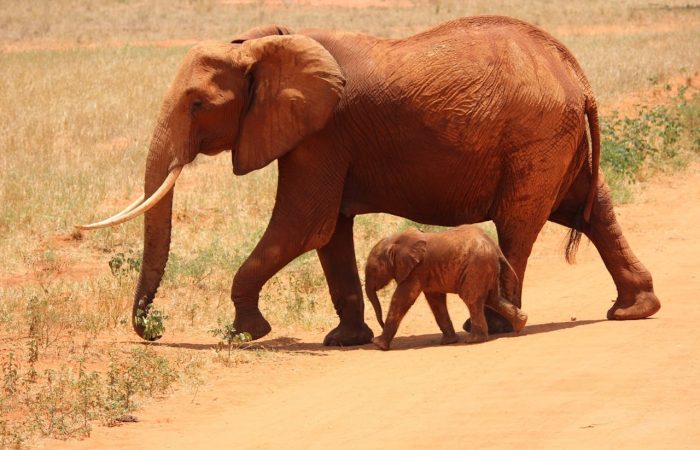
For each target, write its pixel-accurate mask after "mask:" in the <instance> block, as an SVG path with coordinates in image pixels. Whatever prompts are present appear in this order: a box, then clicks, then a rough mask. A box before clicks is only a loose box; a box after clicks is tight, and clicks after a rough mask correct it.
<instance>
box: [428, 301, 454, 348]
mask: <svg viewBox="0 0 700 450" xmlns="http://www.w3.org/2000/svg"><path fill="white" fill-rule="evenodd" d="M425 298H426V300H428V305H430V310H431V311H432V312H433V316H435V321H436V322H437V324H438V326H439V327H440V331H442V340H441V341H440V344H441V345H446V344H453V343H455V342H459V339H458V338H457V333H455V328H454V326H453V325H452V320H450V314H449V313H448V312H447V295H445V294H444V293H439V292H425Z"/></svg>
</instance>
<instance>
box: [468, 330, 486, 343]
mask: <svg viewBox="0 0 700 450" xmlns="http://www.w3.org/2000/svg"><path fill="white" fill-rule="evenodd" d="M488 340H489V337H488V335H486V334H474V333H469V334H468V335H467V338H466V339H465V340H464V342H466V343H467V344H478V343H479V342H486V341H488Z"/></svg>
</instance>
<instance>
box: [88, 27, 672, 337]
mask: <svg viewBox="0 0 700 450" xmlns="http://www.w3.org/2000/svg"><path fill="white" fill-rule="evenodd" d="M586 118H587V119H588V123H589V126H590V134H591V141H592V142H591V143H592V151H591V152H590V155H589V143H588V138H587V127H586ZM599 134H600V133H599V129H598V116H597V110H596V103H595V99H594V97H593V94H592V93H591V89H590V86H589V83H588V81H587V80H586V77H585V75H584V74H583V71H582V70H581V68H580V66H579V65H578V63H577V62H576V59H575V58H574V57H573V56H572V54H571V53H570V52H569V51H568V50H567V49H566V48H565V47H564V45H562V44H561V43H560V42H559V41H557V40H556V39H555V38H553V37H552V36H550V35H549V34H547V33H546V32H544V31H542V30H540V29H538V28H536V27H534V26H532V25H529V24H527V23H524V22H521V21H519V20H515V19H511V18H507V17H492V16H489V17H470V18H462V19H458V20H454V21H451V22H447V23H444V24H442V25H440V26H438V27H435V28H433V29H431V30H428V31H426V32H424V33H421V34H418V35H415V36H412V37H409V38H406V39H398V40H393V39H379V38H375V37H371V36H366V35H362V34H356V33H346V32H338V31H326V30H308V31H303V32H300V33H292V32H291V31H289V30H287V29H285V28H282V27H278V26H268V27H261V28H256V29H253V30H251V31H249V32H247V33H245V34H244V35H242V36H240V37H239V38H238V39H236V40H234V41H233V42H232V43H229V44H223V43H212V44H202V45H198V46H195V47H194V48H192V49H191V50H190V51H189V53H188V54H187V56H186V57H185V60H184V62H183V64H182V66H181V67H180V69H179V71H178V73H177V75H176V77H175V80H174V82H173V83H172V86H171V87H170V89H169V91H168V93H167V94H166V97H165V100H164V102H163V106H162V109H161V112H160V117H159V119H158V122H157V125H156V127H155V131H154V133H153V139H152V142H151V145H150V149H149V152H148V159H147V163H146V175H145V184H144V198H146V199H147V200H145V201H143V199H140V200H139V201H138V202H137V203H140V204H139V205H138V206H136V204H134V205H131V206H130V207H128V208H127V209H126V210H124V211H122V212H121V213H119V214H117V215H116V216H113V217H112V218H110V219H107V220H105V221H102V222H99V223H97V224H92V225H89V226H85V227H84V228H87V229H90V228H95V227H101V226H110V225H114V224H117V223H121V222H123V221H126V220H129V219H131V218H133V217H135V216H137V215H139V214H141V213H144V212H145V222H144V248H143V264H142V266H141V274H140V277H139V281H138V286H137V288H136V293H135V297H134V310H133V311H134V312H133V314H134V317H135V316H136V311H137V308H138V305H139V302H142V304H143V305H144V306H145V307H146V308H147V307H148V306H150V304H151V302H152V300H153V298H154V296H155V293H156V290H157V289H158V286H159V284H160V281H161V278H162V276H163V272H164V269H165V264H166V262H167V259H168V251H169V246H170V232H171V213H172V199H173V189H172V188H173V185H174V183H175V179H176V178H177V175H178V174H179V173H180V170H181V169H182V167H183V166H184V165H186V164H188V163H189V162H191V161H192V160H193V159H194V158H195V156H196V155H197V154H199V153H204V154H208V155H212V154H216V153H219V152H222V151H224V150H229V149H230V150H232V159H233V172H234V173H235V174H236V175H244V174H246V173H248V172H250V171H253V170H257V169H260V168H262V167H264V166H266V165H267V164H269V163H270V162H272V161H274V160H275V159H277V161H278V168H279V178H278V187H277V198H276V202H275V206H274V210H273V212H272V217H271V219H270V223H269V225H268V227H267V230H266V231H265V234H264V235H263V237H262V239H261V240H260V242H259V243H258V244H257V246H256V247H255V249H254V250H253V253H252V254H251V255H250V256H249V257H248V259H247V260H246V261H245V262H244V263H243V265H242V266H241V267H240V268H239V270H238V272H237V273H236V275H235V277H234V280H233V287H232V289H231V297H232V300H233V302H234V305H235V307H236V318H235V325H236V329H237V330H239V331H245V332H249V333H250V334H251V335H252V337H253V338H254V339H258V338H260V337H262V336H265V335H266V334H267V333H268V332H269V331H270V325H269V323H268V322H267V321H266V320H265V318H264V317H263V316H262V314H261V313H260V310H259V308H258V296H259V292H260V289H261V288H262V286H263V285H264V284H265V282H267V280H268V279H270V277H272V276H273V275H274V274H275V273H277V272H278V271H279V270H280V269H281V268H282V267H284V266H285V265H286V264H287V263H289V262H290V261H292V260H293V259H294V258H296V257H297V256H299V255H300V254H302V253H303V252H306V251H308V250H312V249H316V251H317V252H318V256H319V258H320V260H321V265H322V266H323V270H324V273H325V276H326V279H327V281H328V286H329V290H330V296H331V298H332V300H333V304H334V305H335V309H336V311H337V313H338V316H339V317H340V324H339V325H338V326H337V327H336V328H335V329H334V330H332V331H331V332H330V333H329V334H328V335H327V336H326V338H325V340H324V343H325V344H326V345H354V344H364V343H367V342H370V340H371V338H372V332H371V330H370V329H369V327H367V325H366V324H365V323H364V318H363V309H364V306H363V300H362V289H361V286H360V279H359V276H358V272H357V264H356V260H355V252H354V247H353V235H352V228H353V218H354V217H355V216H356V215H358V214H366V213H373V212H385V213H390V214H394V215H398V216H402V217H406V218H408V219H411V220H414V221H417V222H421V223H426V224H437V225H446V226H453V225H459V224H465V223H473V222H481V221H485V220H489V219H490V220H493V221H494V223H495V225H496V228H497V230H498V238H499V243H500V246H501V248H502V250H503V253H504V254H505V255H506V257H507V258H508V260H509V261H510V263H511V265H512V266H513V268H514V270H515V272H516V273H517V275H518V277H519V279H520V280H521V283H522V280H523V278H524V277H523V276H524V273H525V266H526V263H527V259H528V257H529V255H530V251H531V248H532V245H533V243H534V241H535V239H536V237H537V235H538V233H539V231H540V229H541V228H542V226H543V225H544V223H545V222H546V221H547V220H551V221H554V222H557V223H560V224H562V225H565V226H567V227H571V228H572V229H574V232H573V233H572V238H571V240H570V242H569V246H568V252H567V256H571V254H572V253H573V251H575V247H576V243H577V242H578V239H579V237H580V234H579V231H580V232H583V233H584V234H586V235H587V236H588V237H589V238H590V239H591V240H592V241H593V243H594V244H595V246H596V248H597V249H598V251H599V253H600V255H601V257H602V258H603V261H604V262H605V265H606V266H607V268H608V270H609V272H610V274H611V275H612V277H613V280H614V281H615V284H616V286H617V291H618V297H617V300H616V302H615V304H614V305H613V307H612V308H611V309H610V311H608V318H609V319H621V320H624V319H639V318H644V317H648V316H650V315H652V314H654V313H655V312H656V311H657V310H658V309H659V307H660V304H659V301H658V299H657V297H656V295H655V294H654V291H653V287H652V279H651V275H650V274H649V272H648V271H647V270H646V269H645V268H644V266H643V265H642V264H641V263H640V262H639V261H638V260H637V258H636V257H635V256H634V254H633V253H632V250H631V249H630V247H629V245H628V244H627V241H626V240H625V238H624V237H623V235H622V231H621V230H620V227H619V225H618V223H617V221H616V219H615V214H614V213H613V208H612V203H611V200H610V195H609V192H608V189H607V187H606V186H605V184H604V183H603V181H602V180H599V179H598V160H599V147H600V144H599V140H600V138H599ZM521 289H522V285H521V286H520V287H519V288H518V291H520V290H521ZM518 306H520V305H518ZM498 319H499V318H498V316H495V315H493V314H492V315H491V316H489V325H490V327H491V331H492V332H493V331H498V330H499V328H500V325H499V323H500V321H499V320H498ZM133 323H134V328H135V330H136V332H137V333H138V334H139V335H141V336H143V332H144V330H143V328H142V326H141V325H140V324H139V321H136V320H134V321H133Z"/></svg>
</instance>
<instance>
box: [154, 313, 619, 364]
mask: <svg viewBox="0 0 700 450" xmlns="http://www.w3.org/2000/svg"><path fill="white" fill-rule="evenodd" d="M599 322H607V320H606V319H596V320H577V321H566V322H549V323H541V324H533V325H527V326H526V327H525V328H524V329H523V330H522V331H521V332H520V333H506V334H498V335H491V337H490V338H489V341H494V340H498V339H512V338H517V337H521V336H527V335H535V334H540V333H552V332H556V331H560V330H566V329H569V328H575V327H579V326H584V325H592V324H595V323H599ZM460 334H461V335H463V334H464V333H463V332H461V333H460ZM441 337H442V334H440V333H429V334H417V335H411V336H397V337H396V338H394V340H393V341H392V345H391V349H392V350H394V351H401V350H414V349H418V348H426V347H435V346H439V343H440V338H441ZM150 345H156V346H165V347H174V348H185V349H190V350H214V349H216V348H217V345H216V344H214V343H211V344H201V343H186V342H180V343H171V342H162V343H161V342H153V343H151V344H150ZM456 345H478V344H465V343H464V342H461V343H458V344H456ZM240 349H241V350H243V351H260V350H263V351H271V352H284V353H295V354H305V355H312V356H325V355H327V354H329V353H331V352H343V351H366V350H370V351H375V350H376V349H375V347H374V345H372V344H366V345H360V346H353V347H326V346H324V345H323V344H321V343H320V342H304V341H302V340H301V339H298V338H295V337H290V336H280V337H274V338H270V339H261V340H259V341H255V342H252V343H250V344H247V345H244V346H242V347H240Z"/></svg>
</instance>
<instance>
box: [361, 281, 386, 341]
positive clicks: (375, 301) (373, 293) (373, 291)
mask: <svg viewBox="0 0 700 450" xmlns="http://www.w3.org/2000/svg"><path fill="white" fill-rule="evenodd" d="M365 291H366V292H367V298H368V299H369V302H370V303H371V304H372V308H374V314H376V316H377V322H379V325H381V327H382V329H383V328H384V320H382V305H381V303H379V297H377V288H376V286H375V285H374V282H372V281H369V280H368V281H367V282H366V283H365Z"/></svg>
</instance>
